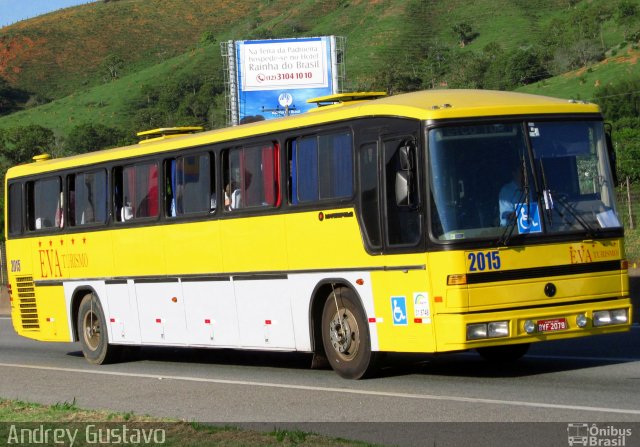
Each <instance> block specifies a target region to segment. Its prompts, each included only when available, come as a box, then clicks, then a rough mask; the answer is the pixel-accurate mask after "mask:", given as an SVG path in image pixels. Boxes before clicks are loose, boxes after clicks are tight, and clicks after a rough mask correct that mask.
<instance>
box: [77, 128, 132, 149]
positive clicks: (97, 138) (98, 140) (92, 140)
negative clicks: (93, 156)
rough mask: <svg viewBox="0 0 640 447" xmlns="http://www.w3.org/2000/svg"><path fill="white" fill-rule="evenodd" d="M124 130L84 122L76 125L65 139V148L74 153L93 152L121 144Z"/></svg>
mask: <svg viewBox="0 0 640 447" xmlns="http://www.w3.org/2000/svg"><path fill="white" fill-rule="evenodd" d="M124 138H125V134H124V132H123V131H121V130H119V129H114V128H111V127H107V126H105V125H104V124H93V123H84V124H80V125H78V126H75V127H74V128H73V129H71V131H70V132H69V135H68V136H67V139H66V141H65V149H66V150H67V151H69V152H71V153H74V154H81V153H83V152H91V151H96V150H99V149H105V148H108V147H113V146H117V145H119V144H121V143H122V142H123V140H124Z"/></svg>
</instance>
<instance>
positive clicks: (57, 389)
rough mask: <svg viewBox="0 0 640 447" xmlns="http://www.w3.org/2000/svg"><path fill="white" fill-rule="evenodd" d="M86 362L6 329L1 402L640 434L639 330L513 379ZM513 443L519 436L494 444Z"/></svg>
mask: <svg viewBox="0 0 640 447" xmlns="http://www.w3.org/2000/svg"><path fill="white" fill-rule="evenodd" d="M79 351H80V348H79V345H78V344H71V343H41V342H35V341H31V340H28V339H24V338H21V337H18V336H17V335H16V334H15V333H14V331H13V328H12V326H11V321H10V320H9V319H8V318H6V317H0V396H2V397H6V398H17V399H22V400H28V401H36V402H42V403H56V402H71V401H73V400H74V399H75V401H76V403H77V404H78V405H79V406H80V407H85V408H95V409H110V410H117V411H133V412H135V413H138V414H152V415H156V416H166V417H174V418H183V419H186V420H197V421H205V422H215V423H265V422H266V423H267V426H266V427H265V428H267V429H272V428H273V426H274V425H276V423H278V425H284V426H295V427H300V428H302V429H307V430H312V431H318V432H326V433H332V434H336V435H340V436H344V437H353V438H358V439H363V440H368V441H375V442H382V443H388V444H399V445H424V441H426V438H424V436H426V435H424V434H423V435H420V436H418V438H417V439H416V433H420V431H421V430H422V431H424V430H425V427H427V426H425V425H424V424H415V425H411V424H407V423H410V422H422V423H424V422H430V423H433V422H451V421H455V422H469V423H478V422H482V423H487V422H527V423H530V422H556V423H562V424H560V425H561V427H559V428H558V427H556V428H557V430H556V431H557V432H559V434H558V433H556V435H557V436H560V439H561V440H563V442H564V441H566V436H567V434H566V430H567V423H574V422H589V423H594V422H595V423H604V422H607V421H608V422H611V421H615V422H618V423H623V424H632V423H640V399H639V398H640V392H639V386H640V327H638V326H637V325H636V326H634V327H633V329H632V330H631V331H630V332H628V333H625V334H612V335H606V336H599V337H593V338H590V339H582V340H567V341H561V342H554V343H549V344H540V345H535V346H534V347H533V348H532V350H531V351H530V353H529V355H527V356H526V357H525V358H524V359H523V360H522V361H521V362H520V363H519V364H517V365H515V366H511V367H496V366H492V365H489V364H487V363H485V362H484V361H482V360H481V359H480V358H479V357H478V356H477V355H475V354H472V353H470V354H456V355H448V356H442V357H438V358H435V359H434V358H424V357H409V356H395V357H391V358H390V359H388V362H387V365H386V366H385V367H384V369H383V370H382V374H381V377H379V378H376V379H372V380H366V381H347V380H343V379H340V378H339V377H338V376H337V375H336V374H334V373H333V372H332V371H329V370H310V369H308V368H307V366H308V362H309V357H308V356H306V355H298V354H265V353H257V352H233V351H206V350H174V349H145V350H143V351H142V352H141V353H140V355H139V357H138V358H137V359H135V360H133V361H130V362H128V363H121V364H117V365H105V366H99V367H96V366H92V365H89V364H88V363H87V362H86V361H85V360H84V359H83V357H82V355H81V353H80V352H79ZM336 422H346V424H336ZM371 422H376V423H377V422H380V423H383V422H384V423H385V424H369V423H371ZM325 423H330V424H325ZM292 424H293V425H292ZM296 424H303V425H296ZM304 424H307V425H304ZM552 425H553V424H552ZM489 426H490V425H489ZM630 426H631V425H630ZM636 426H637V438H638V439H637V441H638V442H639V444H638V445H640V424H637V425H635V424H633V427H634V428H635V427H636ZM442 427H445V428H444V429H443V428H442ZM446 427H449V428H448V429H449V431H451V432H456V431H457V430H456V429H455V428H454V427H456V426H455V425H453V424H450V425H445V426H441V427H440V428H438V429H437V432H440V433H441V432H442V430H446ZM478 427H485V428H486V427H488V425H486V424H482V425H480V426H478ZM517 427H519V430H525V429H526V427H527V426H524V425H518V426H517ZM554 427H555V426H554ZM476 428H477V427H476ZM494 428H495V427H494ZM545 430H546V429H545ZM505 431H506V432H511V431H513V429H508V430H502V431H501V430H495V429H492V430H491V433H494V434H495V433H501V435H500V436H504V435H505ZM546 431H548V430H546ZM432 432H433V430H432ZM468 436H469V437H470V438H469V439H468V440H469V441H470V442H471V441H476V442H475V443H474V444H473V445H474V446H478V445H479V444H478V442H477V438H476V437H474V435H471V434H469V435H468ZM487 436H488V435H487ZM536 436H537V435H536ZM563 437H564V438H563ZM461 442H465V441H461ZM428 445H432V444H428ZM438 445H441V443H438ZM452 445H455V444H452ZM480 445H485V444H480ZM487 445H488V444H487ZM496 445H501V444H496ZM540 445H552V444H549V443H548V442H546V443H544V444H540ZM562 445H566V444H562ZM626 445H634V444H632V443H630V442H629V441H627V444H626Z"/></svg>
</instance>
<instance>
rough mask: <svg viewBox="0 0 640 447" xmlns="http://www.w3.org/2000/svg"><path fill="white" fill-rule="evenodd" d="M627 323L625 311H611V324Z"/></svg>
mask: <svg viewBox="0 0 640 447" xmlns="http://www.w3.org/2000/svg"><path fill="white" fill-rule="evenodd" d="M628 321H629V315H628V314H627V309H615V310H612V311H611V324H626V323H627V322H628Z"/></svg>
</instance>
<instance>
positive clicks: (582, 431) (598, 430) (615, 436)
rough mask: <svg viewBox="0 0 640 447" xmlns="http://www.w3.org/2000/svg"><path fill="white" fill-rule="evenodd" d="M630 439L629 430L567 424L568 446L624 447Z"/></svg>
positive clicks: (609, 426) (608, 426)
mask: <svg viewBox="0 0 640 447" xmlns="http://www.w3.org/2000/svg"><path fill="white" fill-rule="evenodd" d="M630 437H631V429H630V428H620V427H616V426H614V425H611V424H608V425H605V426H603V424H600V425H597V424H584V423H576V424H568V425H567V441H568V442H569V445H570V446H574V445H584V446H597V447H625V446H627V445H631V444H627V441H628V440H629V438H630Z"/></svg>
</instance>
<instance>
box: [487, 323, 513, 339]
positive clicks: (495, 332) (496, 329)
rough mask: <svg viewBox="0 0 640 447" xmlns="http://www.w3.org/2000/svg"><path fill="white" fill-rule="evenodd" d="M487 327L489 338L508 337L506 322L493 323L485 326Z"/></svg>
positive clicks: (507, 324)
mask: <svg viewBox="0 0 640 447" xmlns="http://www.w3.org/2000/svg"><path fill="white" fill-rule="evenodd" d="M487 326H488V327H489V333H488V335H489V338H497V337H508V336H509V322H508V321H494V322H492V323H489V324H488V325H487Z"/></svg>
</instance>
